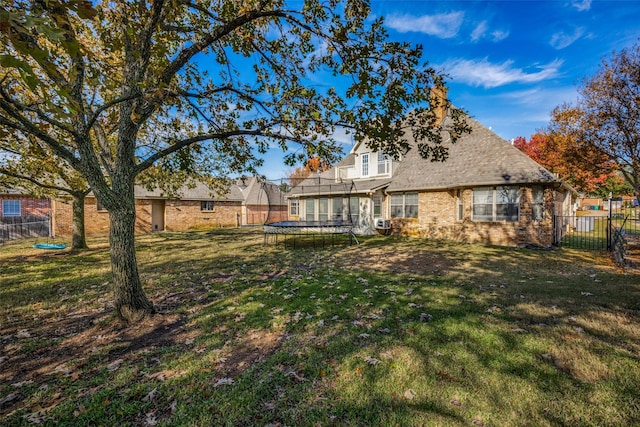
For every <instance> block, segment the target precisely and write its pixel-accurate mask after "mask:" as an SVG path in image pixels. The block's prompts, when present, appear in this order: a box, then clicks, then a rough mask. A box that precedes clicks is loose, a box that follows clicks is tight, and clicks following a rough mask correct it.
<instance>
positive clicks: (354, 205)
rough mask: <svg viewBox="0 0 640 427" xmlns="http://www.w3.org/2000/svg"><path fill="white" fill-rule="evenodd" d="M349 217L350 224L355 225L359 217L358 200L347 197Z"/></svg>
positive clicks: (357, 198)
mask: <svg viewBox="0 0 640 427" xmlns="http://www.w3.org/2000/svg"><path fill="white" fill-rule="evenodd" d="M349 217H350V219H351V224H354V225H357V224H358V218H359V217H360V198H359V197H349Z"/></svg>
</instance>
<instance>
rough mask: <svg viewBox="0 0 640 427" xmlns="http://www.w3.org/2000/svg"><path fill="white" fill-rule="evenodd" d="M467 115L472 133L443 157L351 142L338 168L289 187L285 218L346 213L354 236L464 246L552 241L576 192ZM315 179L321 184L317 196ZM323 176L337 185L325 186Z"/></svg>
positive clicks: (309, 218)
mask: <svg viewBox="0 0 640 427" xmlns="http://www.w3.org/2000/svg"><path fill="white" fill-rule="evenodd" d="M447 120H448V119H447ZM467 120H468V123H469V124H470V126H471V128H472V132H471V134H467V135H464V136H463V137H462V138H461V139H460V140H459V141H458V142H457V143H456V144H451V143H450V142H445V143H444V145H445V146H447V147H448V149H449V158H448V159H447V160H446V161H445V162H431V161H430V160H425V159H423V158H422V157H421V156H420V154H419V152H418V150H417V148H416V144H415V142H412V143H411V146H412V148H411V149H410V150H409V151H408V152H407V153H406V154H405V155H403V156H402V157H401V158H400V159H399V160H398V161H394V160H392V159H390V158H388V157H387V156H385V155H384V154H383V153H380V152H372V151H371V150H369V149H368V148H367V147H366V145H365V144H364V143H358V144H356V145H355V146H354V147H353V149H352V150H351V152H350V153H349V154H348V155H347V156H346V157H345V158H344V159H343V160H342V161H341V162H340V163H338V164H337V165H336V166H335V167H333V168H331V169H329V170H328V171H326V172H324V173H322V174H321V175H320V176H319V177H315V178H311V179H308V180H305V181H303V182H302V183H301V184H300V185H298V186H296V187H294V188H293V190H292V192H291V194H290V196H289V197H290V198H289V210H290V219H292V220H297V219H300V220H304V221H312V220H316V221H317V220H323V219H329V220H345V219H348V218H351V219H352V222H353V224H354V232H356V233H359V234H371V233H374V232H375V230H376V229H377V230H378V231H385V232H388V233H393V234H405V235H415V236H424V237H432V238H443V239H450V240H456V241H462V242H469V243H486V244H497V245H508V246H511V245H513V246H517V245H528V244H530V245H540V246H550V245H551V244H552V243H553V216H554V215H569V214H570V213H571V210H572V206H573V198H574V195H575V193H574V192H573V190H571V189H570V188H569V187H568V186H567V185H565V184H564V183H563V182H561V181H560V180H559V179H558V178H557V177H556V176H554V175H553V174H552V173H550V172H549V171H548V170H546V169H545V168H543V167H542V166H540V165H539V164H537V163H536V162H535V161H533V160H532V159H530V158H529V157H528V156H526V155H525V154H524V153H522V152H521V151H519V150H518V149H516V148H515V147H513V146H512V145H511V144H510V143H508V142H507V141H505V140H503V139H501V138H500V137H498V136H497V135H496V134H495V133H493V132H492V131H491V130H489V129H487V128H486V127H484V126H482V125H481V124H480V123H478V122H477V121H475V120H473V119H470V118H469V119H467ZM409 137H410V136H409ZM314 180H316V181H317V182H318V183H320V182H321V181H320V180H322V183H323V184H322V185H318V186H317V190H316V191H315V194H314V191H313V186H314ZM327 180H329V181H332V182H334V183H335V184H341V185H334V187H333V189H331V190H327V188H330V187H329V186H327V184H326V182H327ZM345 188H349V191H348V192H346V191H345Z"/></svg>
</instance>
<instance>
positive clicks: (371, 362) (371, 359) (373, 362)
mask: <svg viewBox="0 0 640 427" xmlns="http://www.w3.org/2000/svg"><path fill="white" fill-rule="evenodd" d="M364 361H365V362H367V363H368V364H369V365H374V366H375V365H377V364H378V363H380V361H379V360H378V359H376V358H375V357H370V356H366V357H365V358H364Z"/></svg>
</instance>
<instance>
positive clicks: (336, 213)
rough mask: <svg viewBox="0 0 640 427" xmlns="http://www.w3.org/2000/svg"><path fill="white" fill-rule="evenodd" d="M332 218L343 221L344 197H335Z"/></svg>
mask: <svg viewBox="0 0 640 427" xmlns="http://www.w3.org/2000/svg"><path fill="white" fill-rule="evenodd" d="M331 209H332V210H331V219H333V220H335V221H342V211H343V209H344V201H343V200H342V197H334V198H333V200H332V206H331Z"/></svg>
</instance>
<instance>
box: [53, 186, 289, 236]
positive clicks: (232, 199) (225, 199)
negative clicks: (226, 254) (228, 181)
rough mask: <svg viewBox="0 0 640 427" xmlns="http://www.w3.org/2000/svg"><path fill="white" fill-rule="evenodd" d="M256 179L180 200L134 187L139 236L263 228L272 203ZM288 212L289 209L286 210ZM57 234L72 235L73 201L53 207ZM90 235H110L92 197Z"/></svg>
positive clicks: (196, 191) (88, 202)
mask: <svg viewBox="0 0 640 427" xmlns="http://www.w3.org/2000/svg"><path fill="white" fill-rule="evenodd" d="M262 188H263V187H262V185H261V183H260V182H259V181H258V180H257V178H255V177H252V178H247V179H246V180H244V181H242V180H238V182H236V183H233V184H232V185H231V186H230V187H229V190H228V191H227V192H226V193H225V194H212V191H211V189H210V188H209V187H208V186H206V185H205V184H201V183H200V184H197V185H196V186H195V187H194V188H188V187H184V188H182V189H181V190H179V191H178V193H179V194H180V198H168V197H166V196H164V195H163V194H162V192H161V191H160V190H159V189H157V190H153V191H149V190H147V189H145V188H144V187H141V186H136V187H135V206H136V233H148V232H152V231H185V230H194V229H207V228H220V227H238V226H241V225H248V224H263V223H264V216H265V215H266V213H267V212H268V211H269V203H268V200H267V197H266V195H264V194H261V193H264V190H263V189H262ZM284 209H286V206H285V208H284ZM54 217H55V233H56V234H57V235H70V234H71V226H72V212H71V200H64V199H59V200H56V201H55V203H54ZM85 232H86V234H87V235H92V234H106V233H108V232H109V213H108V212H107V211H106V210H105V209H104V208H103V207H102V206H101V205H100V204H99V203H98V201H97V199H96V198H95V197H94V196H93V195H92V194H90V195H89V196H87V197H86V199H85Z"/></svg>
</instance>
